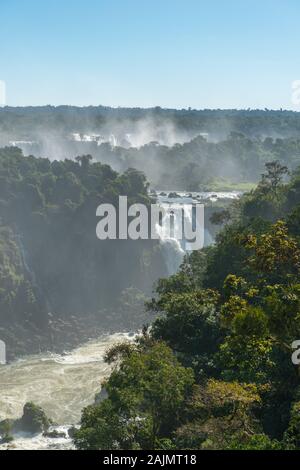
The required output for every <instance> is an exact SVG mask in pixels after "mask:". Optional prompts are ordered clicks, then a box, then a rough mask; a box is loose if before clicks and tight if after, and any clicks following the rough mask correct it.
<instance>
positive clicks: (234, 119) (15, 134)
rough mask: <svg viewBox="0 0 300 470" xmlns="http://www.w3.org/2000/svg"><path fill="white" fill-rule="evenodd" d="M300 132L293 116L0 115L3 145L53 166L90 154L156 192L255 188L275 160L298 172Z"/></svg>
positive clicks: (25, 111)
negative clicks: (141, 176) (134, 172)
mask: <svg viewBox="0 0 300 470" xmlns="http://www.w3.org/2000/svg"><path fill="white" fill-rule="evenodd" d="M299 131H300V114H299V113H296V112H292V111H269V110H265V111H261V110H240V111H238V110H202V111H197V110H191V109H190V110H171V109H170V110H168V109H161V108H153V109H126V108H116V109H114V108H105V107H101V106H99V107H87V108H76V107H72V106H59V107H53V106H46V107H37V108H30V107H29V108H9V107H5V108H1V109H0V145H2V146H6V145H10V143H12V144H13V145H18V144H19V145H20V146H21V148H22V149H23V150H24V152H25V154H26V155H30V154H33V155H36V156H38V157H48V158H49V159H50V160H64V159H66V158H67V159H73V158H74V156H75V155H82V154H91V155H93V157H94V158H95V160H96V161H99V162H101V163H106V164H108V165H110V166H111V167H112V168H113V169H114V170H115V171H118V172H122V173H123V172H124V171H126V170H128V169H129V168H136V169H138V170H140V171H143V172H144V173H145V175H146V178H147V180H148V181H149V182H150V184H151V186H152V187H154V188H155V189H169V190H182V191H199V190H200V191H201V190H205V189H209V190H218V189H220V190H225V189H229V190H230V189H250V186H251V185H252V186H253V185H254V184H257V183H258V181H259V178H260V175H261V173H262V172H263V169H264V165H265V163H266V162H268V161H272V160H280V161H281V162H282V164H285V165H288V166H289V168H290V169H291V170H292V169H295V168H296V166H297V162H298V161H299V156H300V140H299ZM75 135H76V136H77V138H76V139H79V140H76V139H75V138H74V136H75Z"/></svg>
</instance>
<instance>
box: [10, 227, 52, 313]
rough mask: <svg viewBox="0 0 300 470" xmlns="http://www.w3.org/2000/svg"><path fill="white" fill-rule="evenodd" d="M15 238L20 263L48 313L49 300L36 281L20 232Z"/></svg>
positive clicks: (49, 308)
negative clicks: (20, 259) (20, 258)
mask: <svg viewBox="0 0 300 470" xmlns="http://www.w3.org/2000/svg"><path fill="white" fill-rule="evenodd" d="M16 240H17V242H18V246H19V248H20V253H21V257H22V263H23V266H24V269H25V271H26V272H27V275H28V277H29V280H30V282H31V285H32V287H33V288H34V290H35V292H36V293H37V294H38V297H39V299H40V302H41V303H42V304H45V305H46V309H47V312H48V313H50V312H51V310H52V309H51V305H50V301H49V299H48V296H47V294H46V293H45V292H43V290H42V289H41V287H40V284H39V283H38V282H37V278H36V274H35V272H34V270H33V269H32V268H31V267H30V262H29V256H28V252H27V250H26V248H25V246H24V243H23V239H22V236H21V235H20V234H17V235H16Z"/></svg>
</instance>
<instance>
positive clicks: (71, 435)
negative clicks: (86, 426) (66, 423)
mask: <svg viewBox="0 0 300 470" xmlns="http://www.w3.org/2000/svg"><path fill="white" fill-rule="evenodd" d="M76 431H77V429H76V428H75V426H72V427H71V428H69V429H68V436H69V437H70V438H71V439H73V438H74V437H75V433H76Z"/></svg>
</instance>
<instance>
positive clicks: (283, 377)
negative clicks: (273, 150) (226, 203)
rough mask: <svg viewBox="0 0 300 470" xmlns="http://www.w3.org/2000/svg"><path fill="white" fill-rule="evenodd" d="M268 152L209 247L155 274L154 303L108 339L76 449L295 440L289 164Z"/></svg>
mask: <svg viewBox="0 0 300 470" xmlns="http://www.w3.org/2000/svg"><path fill="white" fill-rule="evenodd" d="M286 174H287V168H286V167H284V166H282V165H280V164H279V163H278V162H273V163H269V164H268V165H267V168H266V172H265V173H264V175H263V177H262V179H261V181H260V183H259V185H258V186H257V188H256V189H255V190H252V191H251V192H249V193H248V194H245V195H244V196H243V197H242V198H241V199H240V200H239V201H238V202H235V203H234V204H233V205H232V207H231V208H230V210H229V211H226V214H224V217H221V216H220V215H219V216H218V219H219V222H220V221H221V222H222V223H223V229H222V231H221V233H220V234H219V235H218V237H217V242H216V244H215V245H214V246H212V247H209V248H207V249H204V250H202V251H200V252H193V253H192V254H191V255H189V256H186V258H185V261H184V263H183V264H182V266H181V269H180V270H179V272H178V273H177V274H175V275H173V276H171V277H169V278H163V279H161V280H160V281H159V282H158V284H157V285H156V290H155V295H154V296H153V299H152V301H151V302H148V308H149V310H151V311H155V312H157V313H158V314H159V316H158V318H157V319H156V320H155V321H154V323H153V324H152V325H151V327H145V328H144V331H143V334H142V335H141V336H140V337H139V338H138V339H137V341H136V342H135V343H122V344H119V345H116V346H115V347H113V348H112V349H110V350H109V351H108V352H107V354H106V361H107V362H108V363H110V364H114V370H113V372H112V374H111V376H110V378H108V379H107V380H106V381H105V382H104V383H103V387H104V388H105V390H106V392H107V398H106V399H104V400H103V401H101V402H100V403H99V402H98V403H96V404H95V405H93V406H90V407H88V408H86V409H85V410H84V411H83V414H82V420H81V429H80V430H79V431H78V432H77V433H76V436H75V443H76V445H77V447H78V448H80V449H168V450H169V449H258V450H259V449H265V450H267V449H272V450H275V449H299V448H300V420H299V406H300V401H299V400H300V395H299V393H300V388H299V366H296V365H294V364H293V363H292V353H293V349H292V343H293V342H294V341H295V340H298V339H299V338H300V321H299V319H300V209H299V208H300V172H299V170H296V171H294V172H293V174H292V175H291V178H290V180H289V181H288V182H284V181H283V179H284V177H285V176H286Z"/></svg>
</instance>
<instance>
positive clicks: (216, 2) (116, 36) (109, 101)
mask: <svg viewBox="0 0 300 470" xmlns="http://www.w3.org/2000/svg"><path fill="white" fill-rule="evenodd" d="M299 21H300V1H299V0H207V1H206V0H84V1H83V0H0V80H5V82H6V88H7V104H9V105H12V106H16V105H22V106H23V105H42V104H54V105H59V104H74V105H80V106H82V105H90V104H93V105H98V104H103V105H110V106H141V107H149V106H156V105H157V106H162V107H175V108H185V107H189V106H191V107H192V108H248V107H251V108H256V107H258V108H264V107H268V108H273V109H278V108H280V107H283V108H289V109H291V108H293V105H292V103H291V83H292V82H293V81H294V80H297V79H298V80H299V79H300V60H299V55H300V27H299Z"/></svg>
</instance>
